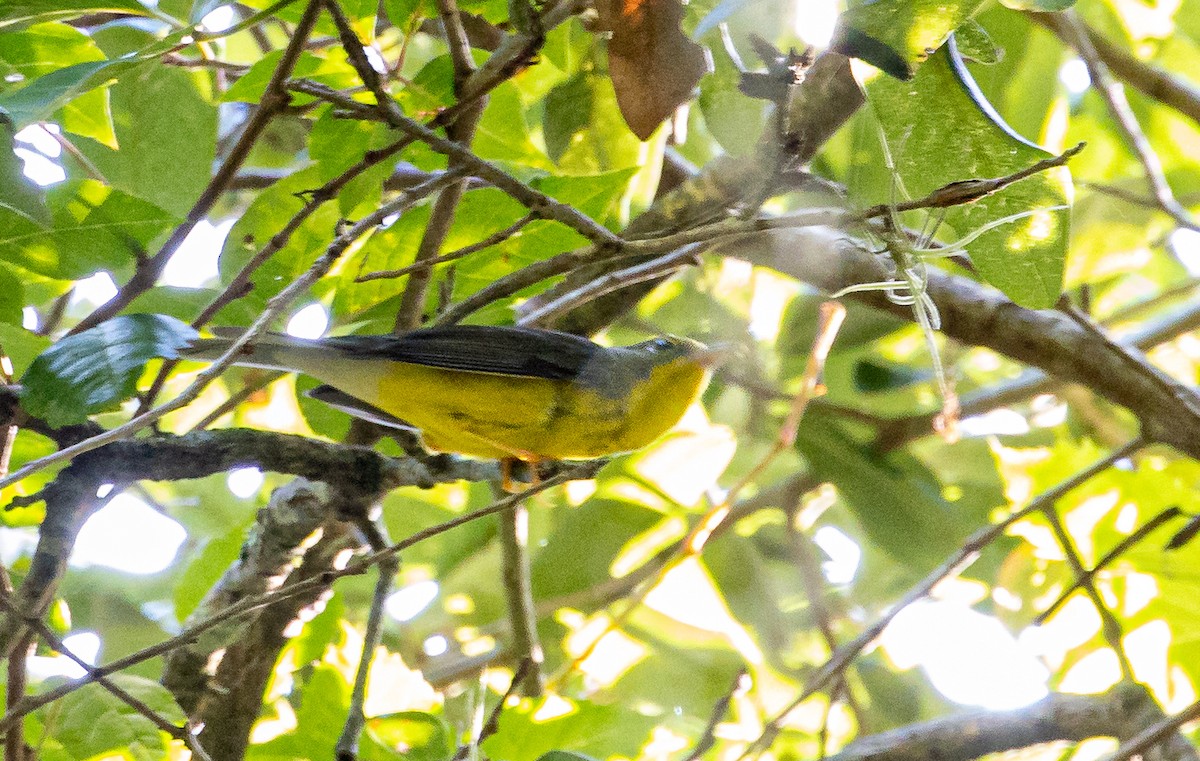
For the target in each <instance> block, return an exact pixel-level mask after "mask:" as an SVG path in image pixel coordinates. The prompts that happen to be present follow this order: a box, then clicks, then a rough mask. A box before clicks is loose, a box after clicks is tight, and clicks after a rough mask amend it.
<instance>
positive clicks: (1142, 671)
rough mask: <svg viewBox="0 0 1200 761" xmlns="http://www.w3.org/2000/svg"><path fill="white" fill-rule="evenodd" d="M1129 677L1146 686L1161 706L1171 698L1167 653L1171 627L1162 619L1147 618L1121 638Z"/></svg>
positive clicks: (1169, 646)
mask: <svg viewBox="0 0 1200 761" xmlns="http://www.w3.org/2000/svg"><path fill="white" fill-rule="evenodd" d="M1121 644H1122V645H1123V646H1124V648H1125V653H1126V654H1127V655H1128V656H1129V665H1130V666H1132V667H1133V676H1134V678H1136V679H1137V681H1138V682H1140V683H1142V684H1144V685H1146V686H1147V687H1148V688H1150V691H1151V692H1153V693H1154V697H1155V698H1157V699H1158V701H1159V702H1160V703H1162V704H1163V705H1167V704H1168V703H1169V702H1170V700H1171V697H1172V695H1171V692H1172V690H1171V684H1170V676H1169V671H1170V666H1169V662H1168V660H1167V655H1168V653H1169V651H1170V648H1171V627H1170V626H1169V625H1168V624H1167V622H1166V621H1164V620H1162V619H1158V620H1155V621H1148V622H1146V623H1144V624H1142V625H1141V626H1139V627H1138V628H1136V629H1134V630H1132V631H1130V632H1127V633H1126V634H1125V636H1124V637H1123V638H1122V640H1121Z"/></svg>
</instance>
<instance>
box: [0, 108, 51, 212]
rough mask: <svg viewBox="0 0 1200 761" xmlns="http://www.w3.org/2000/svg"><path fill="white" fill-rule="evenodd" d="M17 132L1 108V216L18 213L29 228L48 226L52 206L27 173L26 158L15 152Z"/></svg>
mask: <svg viewBox="0 0 1200 761" xmlns="http://www.w3.org/2000/svg"><path fill="white" fill-rule="evenodd" d="M15 134H16V131H15V130H14V129H13V128H12V123H11V122H9V121H8V120H7V119H6V118H5V116H4V113H3V112H2V111H0V219H4V218H5V217H6V216H11V217H16V218H18V219H20V220H22V221H23V222H24V223H25V225H26V226H28V227H30V228H35V229H36V228H42V229H45V228H47V227H49V226H50V210H49V209H47V208H46V200H45V197H44V195H43V193H42V190H41V188H39V187H38V186H37V185H36V184H35V183H34V182H33V181H32V180H30V179H29V178H28V177H26V176H25V162H23V161H22V160H21V158H20V157H19V156H17V154H16V153H14V152H13V148H14V147H15V145H16V141H15V140H14V139H13V136H14V135H15Z"/></svg>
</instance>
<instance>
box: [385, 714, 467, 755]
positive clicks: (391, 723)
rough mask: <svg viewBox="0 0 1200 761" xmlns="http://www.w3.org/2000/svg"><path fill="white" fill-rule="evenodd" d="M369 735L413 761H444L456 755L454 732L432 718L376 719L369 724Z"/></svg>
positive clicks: (413, 715) (421, 715)
mask: <svg viewBox="0 0 1200 761" xmlns="http://www.w3.org/2000/svg"><path fill="white" fill-rule="evenodd" d="M367 732H368V733H370V735H371V736H372V738H373V739H374V740H376V741H377V742H379V743H380V744H381V745H384V746H387V747H389V748H395V749H397V750H398V751H402V752H403V757H404V758H405V759H411V760H412V761H445V759H449V758H450V757H452V756H453V755H454V748H455V743H454V730H453V729H451V728H450V725H448V724H447V723H446V722H445V721H444V720H443V719H442V718H441V717H439V716H434V715H432V714H428V713H422V712H420V711H402V712H400V713H393V714H388V715H386V716H376V717H374V718H372V719H368V720H367Z"/></svg>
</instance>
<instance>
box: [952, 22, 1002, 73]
mask: <svg viewBox="0 0 1200 761" xmlns="http://www.w3.org/2000/svg"><path fill="white" fill-rule="evenodd" d="M954 42H955V43H956V44H957V45H958V52H959V54H960V55H961V56H962V57H963V58H964V59H966V60H968V61H974V62H975V63H981V64H984V65H985V66H990V65H992V64H996V63H1000V60H1001V59H1002V58H1004V50H1002V49H1001V48H998V47H996V43H994V42H992V36H991V35H990V34H988V32H987V30H986V29H984V28H983V27H982V26H981V25H980V24H979V22H977V21H975V20H974V19H967V20H966V22H964V23H963V25H962V26H960V27H959V28H958V31H956V32H955V33H954Z"/></svg>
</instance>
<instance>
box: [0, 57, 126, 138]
mask: <svg viewBox="0 0 1200 761" xmlns="http://www.w3.org/2000/svg"><path fill="white" fill-rule="evenodd" d="M140 65H141V62H140V61H134V60H119V61H89V62H87V63H77V64H74V65H72V66H68V67H66V68H63V69H57V70H55V71H52V72H50V73H49V74H46V75H44V76H41V77H38V78H37V79H35V80H33V81H32V82H30V83H29V84H27V85H26V86H24V87H22V88H21V89H20V90H16V91H14V92H12V93H6V94H4V95H0V109H4V110H5V111H7V112H8V113H9V115H10V116H11V117H12V120H13V122H14V123H15V124H16V125H17V127H18V129H20V128H24V127H28V126H29V125H30V124H33V123H34V122H39V121H42V120H43V119H46V118H47V117H48V116H50V114H52V113H54V112H55V111H56V110H58V109H59V108H60V107H62V106H64V105H66V104H67V103H68V102H69V101H71V100H72V99H74V98H77V97H79V96H80V95H82V94H84V93H86V92H88V91H89V90H92V89H94V88H96V87H100V86H101V85H104V84H107V83H108V82H111V81H112V80H113V79H115V78H116V77H118V76H119V75H121V74H123V73H125V72H127V71H130V70H131V69H133V68H135V67H137V66H140Z"/></svg>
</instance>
